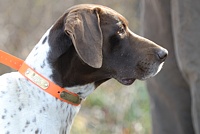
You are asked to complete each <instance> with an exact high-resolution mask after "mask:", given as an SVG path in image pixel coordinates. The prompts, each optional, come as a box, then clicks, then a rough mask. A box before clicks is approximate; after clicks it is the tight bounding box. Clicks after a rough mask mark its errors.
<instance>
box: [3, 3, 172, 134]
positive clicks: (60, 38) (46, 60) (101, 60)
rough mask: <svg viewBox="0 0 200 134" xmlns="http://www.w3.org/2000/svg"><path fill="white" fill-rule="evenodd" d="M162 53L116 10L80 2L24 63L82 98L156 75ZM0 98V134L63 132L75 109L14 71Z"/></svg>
mask: <svg viewBox="0 0 200 134" xmlns="http://www.w3.org/2000/svg"><path fill="white" fill-rule="evenodd" d="M167 55H168V52H167V50H166V49H164V48H162V47H161V46H159V45H157V44H155V43H154V42H152V41H150V40H148V39H145V38H143V37H140V36H139V35H136V34H135V33H133V32H132V31H131V30H130V29H129V28H128V22H127V20H126V19H125V18H124V17H123V16H122V15H120V14H119V13H117V12H116V11H114V10H112V9H110V8H108V7H105V6H101V5H92V4H82V5H76V6H74V7H71V8H69V9H68V10H67V11H66V12H65V13H64V14H63V15H62V16H61V17H60V18H59V19H58V20H57V21H56V22H55V24H53V25H52V27H51V28H50V29H48V30H47V32H46V33H45V34H44V35H43V37H42V38H41V40H40V41H39V42H38V44H37V45H36V46H35V47H34V48H33V50H32V51H31V53H30V54H29V55H28V57H27V58H26V60H25V63H26V64H27V65H28V66H29V67H31V68H32V69H33V70H34V71H37V72H38V73H39V74H41V75H42V77H44V78H46V79H48V80H50V81H52V82H53V83H55V84H56V85H58V86H59V87H61V88H65V89H66V90H68V91H70V92H72V93H74V94H76V95H78V96H79V98H80V99H81V100H84V99H86V97H87V96H88V95H89V94H91V93H92V92H93V91H94V90H95V88H96V87H98V86H99V85H100V84H101V83H103V82H105V81H107V80H109V79H111V78H114V79H116V80H117V81H119V82H120V83H121V84H123V85H131V84H132V83H133V82H134V81H135V80H136V79H139V80H145V79H147V78H150V77H153V76H155V75H156V74H157V73H158V72H159V71H160V70H161V68H162V66H163V63H164V61H165V59H166V57H167ZM26 73H27V72H26ZM0 99H1V100H0V130H1V133H2V134H21V133H26V134H27V133H35V134H68V133H70V128H71V125H72V123H73V119H74V117H75V115H76V114H77V113H78V111H79V109H80V105H78V106H74V105H72V104H70V103H66V102H64V101H62V100H60V99H58V98H56V97H54V96H52V95H50V94H48V93H46V91H45V90H42V89H41V88H40V87H38V86H37V85H35V84H33V83H32V82H31V81H30V80H29V79H27V78H26V77H24V76H23V75H22V74H21V73H19V72H11V73H7V74H4V75H2V76H1V77H0Z"/></svg>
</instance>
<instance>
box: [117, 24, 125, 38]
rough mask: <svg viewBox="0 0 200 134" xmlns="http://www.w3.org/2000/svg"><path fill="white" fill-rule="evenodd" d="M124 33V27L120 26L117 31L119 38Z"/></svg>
mask: <svg viewBox="0 0 200 134" xmlns="http://www.w3.org/2000/svg"><path fill="white" fill-rule="evenodd" d="M125 32H126V30H125V27H124V26H123V25H122V26H120V27H119V30H118V31H117V34H119V35H120V36H121V35H123V34H124V33H125Z"/></svg>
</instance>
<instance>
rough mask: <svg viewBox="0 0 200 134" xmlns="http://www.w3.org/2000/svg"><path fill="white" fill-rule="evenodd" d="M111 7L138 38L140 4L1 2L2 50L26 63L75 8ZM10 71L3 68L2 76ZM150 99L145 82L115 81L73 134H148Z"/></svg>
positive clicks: (88, 107)
mask: <svg viewBox="0 0 200 134" xmlns="http://www.w3.org/2000/svg"><path fill="white" fill-rule="evenodd" d="M81 3H94V4H101V5H105V6H108V7H110V8H112V9H114V10H116V11H118V12H119V13H121V14H122V15H123V16H125V18H127V20H128V21H129V27H130V29H131V30H132V31H133V32H135V33H137V34H139V29H140V26H139V14H140V12H139V7H140V4H139V0H126V1H124V0H101V1H98V2H95V1H93V0H59V1H50V0H1V1H0V31H1V34H0V49H2V50H4V51H6V52H9V53H11V54H13V55H15V56H17V57H20V58H22V59H25V58H26V57H27V55H28V54H29V52H30V51H31V50H32V48H33V47H34V46H35V45H36V43H37V42H38V41H39V39H40V38H41V37H42V35H43V34H44V33H45V32H46V30H47V29H48V28H49V27H50V26H51V25H52V24H53V23H54V22H55V21H56V20H57V19H58V18H59V17H60V16H61V15H62V14H63V13H64V11H65V10H66V9H67V8H69V7H71V6H73V5H76V4H81ZM10 71H11V69H10V68H8V67H6V66H4V65H0V74H3V73H5V72H10ZM150 132H151V125H150V113H149V98H148V95H147V91H146V86H145V83H144V82H141V81H136V82H135V83H134V84H133V85H131V86H123V85H121V84H119V83H118V82H117V81H115V80H113V79H112V80H109V81H108V82H106V83H104V84H102V85H101V86H100V87H99V88H98V89H97V90H96V91H95V92H94V93H93V94H91V95H90V96H89V97H88V98H87V100H86V101H84V102H83V105H82V108H81V110H80V112H79V113H78V115H77V116H76V118H75V121H74V124H73V127H72V131H71V134H149V133H150Z"/></svg>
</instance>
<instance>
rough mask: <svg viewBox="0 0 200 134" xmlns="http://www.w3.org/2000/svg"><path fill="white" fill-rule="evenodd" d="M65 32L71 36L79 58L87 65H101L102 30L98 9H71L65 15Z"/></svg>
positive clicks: (96, 66)
mask: <svg viewBox="0 0 200 134" xmlns="http://www.w3.org/2000/svg"><path fill="white" fill-rule="evenodd" d="M65 32H66V33H67V34H68V35H69V36H70V37H71V39H72V42H73V44H74V47H75V49H76V51H77V53H78V55H79V56H80V57H81V59H82V60H83V61H84V62H85V63H87V64H88V65H89V66H91V67H94V68H100V67H101V66H102V60H103V59H102V58H103V57H102V43H103V38H102V31H101V28H100V18H99V14H98V10H95V9H94V10H89V9H88V10H77V11H71V12H69V14H68V15H67V17H66V22H65Z"/></svg>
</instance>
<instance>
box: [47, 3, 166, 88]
mask: <svg viewBox="0 0 200 134" xmlns="http://www.w3.org/2000/svg"><path fill="white" fill-rule="evenodd" d="M49 36H50V37H49V40H48V41H49V44H50V48H51V51H50V53H49V58H48V60H49V63H50V64H51V65H52V68H53V70H54V71H53V75H52V77H53V79H54V81H55V82H56V83H57V84H59V85H60V86H62V87H66V86H75V85H83V84H87V83H91V82H96V83H101V82H103V81H105V80H107V79H110V78H115V79H117V80H118V81H119V82H120V83H122V84H124V85H130V84H132V83H133V82H134V80H135V79H141V80H143V79H146V78H149V77H152V76H154V75H156V74H157V73H158V72H159V71H160V69H161V67H162V64H163V62H164V61H165V59H166V57H167V54H168V52H167V50H166V49H164V48H162V47H160V46H158V45H156V44H155V43H153V42H151V41H149V40H148V39H145V38H143V37H140V36H138V35H136V34H134V33H133V32H131V31H130V30H129V28H128V22H127V20H126V19H125V18H124V17H123V16H122V15H120V14H119V13H117V12H116V11H114V10H112V9H110V8H107V7H104V6H99V5H78V6H75V7H72V8H70V9H68V10H67V12H66V13H65V14H64V15H63V16H62V17H61V18H60V19H59V20H58V21H57V22H56V23H55V25H54V26H53V27H52V29H51V31H50V35H49Z"/></svg>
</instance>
